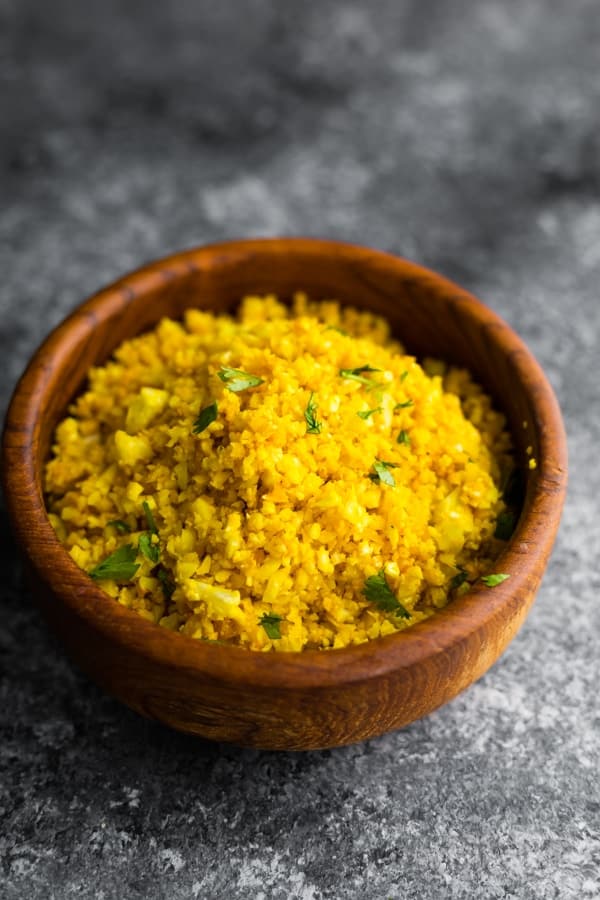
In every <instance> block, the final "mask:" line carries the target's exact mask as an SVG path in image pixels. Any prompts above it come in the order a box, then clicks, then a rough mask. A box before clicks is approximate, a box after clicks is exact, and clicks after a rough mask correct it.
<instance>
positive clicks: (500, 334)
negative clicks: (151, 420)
mask: <svg viewBox="0 0 600 900" xmlns="http://www.w3.org/2000/svg"><path fill="white" fill-rule="evenodd" d="M295 252H296V253H301V254H304V255H307V254H308V255H312V256H314V257H321V256H322V255H324V254H326V255H334V256H335V257H336V258H339V260H340V262H342V263H345V264H348V265H351V266H353V267H355V268H356V267H359V268H360V266H365V265H366V266H367V268H368V267H369V266H375V267H384V268H385V269H387V270H388V271H390V270H392V271H395V272H396V273H397V274H398V275H399V276H400V275H402V276H403V277H404V278H406V276H407V275H408V276H410V277H411V278H412V279H416V280H417V281H418V282H421V283H423V284H425V283H426V284H427V285H429V286H430V287H433V288H434V289H435V291H436V292H437V293H439V294H445V295H447V296H448V297H450V298H453V300H454V301H456V302H457V303H460V305H461V307H462V308H465V309H466V310H467V311H468V313H469V314H470V315H472V316H475V317H476V318H477V320H478V321H479V322H480V323H481V325H482V326H483V327H484V328H486V329H487V330H488V331H489V332H490V333H493V337H494V340H495V341H496V342H498V343H499V344H500V345H501V347H502V349H503V350H504V351H505V352H507V353H510V354H511V356H512V361H513V362H514V367H515V368H516V369H517V370H518V372H519V379H520V381H521V383H522V385H523V386H524V388H525V389H526V391H527V393H528V396H529V398H530V401H531V407H532V410H533V411H534V414H535V415H534V421H533V423H532V425H533V427H534V428H535V430H536V433H537V436H538V441H539V452H538V455H537V463H538V465H537V469H536V470H535V472H534V473H530V476H529V480H530V482H531V487H530V496H529V502H528V504H527V505H526V508H525V509H524V512H523V514H522V515H521V518H520V521H519V523H518V526H517V529H516V531H515V533H514V535H513V537H512V539H511V541H510V542H509V543H508V545H507V546H506V548H505V549H504V550H503V551H502V553H501V555H500V556H499V558H498V560H497V564H498V569H497V570H498V571H502V572H507V573H509V574H510V576H511V577H510V579H508V580H507V581H505V582H503V583H502V584H500V585H498V586H496V587H495V588H494V589H493V590H492V589H489V588H487V587H483V586H479V587H474V588H472V589H471V590H470V591H469V593H468V594H466V595H465V596H463V597H461V598H460V599H458V600H455V601H454V602H453V603H451V604H450V605H448V606H447V607H445V608H444V609H442V610H440V611H439V612H437V613H436V614H435V615H434V616H432V617H431V618H429V619H427V620H425V621H423V622H420V623H417V624H416V625H413V626H411V628H408V629H406V630H405V631H401V632H398V633H396V634H393V635H389V636H386V637H383V638H377V639H374V640H370V641H367V642H365V643H362V644H356V645H351V646H350V647H344V648H341V649H330V650H326V651H323V650H303V651H296V652H280V651H278V652H268V653H266V652H262V651H253V650H249V649H246V648H238V647H223V646H221V645H215V644H210V643H208V642H205V641H199V640H197V639H194V638H191V637H188V636H186V635H181V634H179V633H175V632H171V631H169V630H168V629H165V628H161V627H159V626H157V625H155V624H153V623H150V622H148V621H146V620H144V619H143V618H142V617H140V616H139V615H138V613H136V612H134V611H133V610H129V609H127V608H125V607H123V606H121V605H120V604H118V603H116V602H113V601H111V602H109V603H107V602H106V601H107V595H106V594H105V593H104V592H103V591H102V590H101V589H100V588H99V587H97V585H95V584H94V582H93V581H92V580H91V579H90V578H89V576H88V575H87V574H86V573H85V572H84V571H83V570H82V569H80V568H79V567H78V566H77V565H76V563H75V562H74V561H73V560H72V559H71V557H70V556H69V554H68V553H67V551H66V549H65V548H64V547H63V546H62V544H61V543H60V541H59V540H58V538H57V537H56V535H55V533H54V530H53V528H52V526H51V525H50V522H49V519H48V516H47V513H46V510H45V505H44V501H43V496H42V491H41V479H40V476H41V472H40V471H39V470H38V467H37V465H36V457H37V450H38V446H39V434H40V426H39V421H40V418H39V417H40V415H43V408H44V396H45V391H46V390H48V385H50V384H51V382H52V377H51V373H52V367H53V363H54V360H55V359H56V357H57V355H62V356H65V357H68V353H69V349H70V347H72V346H73V345H74V344H75V343H76V341H77V340H78V339H79V338H80V336H81V334H85V333H89V332H90V330H91V329H93V328H94V325H95V324H96V323H97V322H98V321H99V312H100V311H102V313H103V314H106V313H108V312H110V311H112V310H116V309H118V308H120V307H123V305H124V304H127V303H129V302H131V301H132V300H133V299H135V298H136V297H138V296H139V295H140V294H144V293H147V292H148V291H151V290H153V289H155V288H159V287H161V286H164V284H165V282H166V281H169V280H171V279H173V278H177V277H178V276H180V275H183V274H184V273H189V271H190V268H192V269H202V268H203V267H204V266H208V265H210V262H211V260H215V259H217V258H218V259H219V261H220V263H221V264H224V265H227V264H228V263H229V262H230V261H231V262H234V261H235V260H236V259H240V257H247V256H248V255H249V254H250V255H255V254H256V255H259V256H260V257H261V258H262V259H263V260H264V258H265V257H269V256H270V255H272V254H274V255H280V254H290V253H295ZM299 287H301V286H299ZM341 302H343V300H342V301H341ZM39 468H41V467H39ZM2 469H3V472H2V475H3V485H4V493H5V497H6V501H7V507H8V512H9V516H10V519H11V522H12V525H13V528H14V531H15V533H16V536H17V539H18V542H19V544H20V546H21V548H22V550H23V551H24V553H25V556H26V558H27V559H28V560H29V562H30V563H31V564H32V566H33V570H34V572H35V574H36V575H37V576H38V578H41V580H42V581H43V582H45V583H46V584H47V585H48V587H49V588H50V590H51V592H52V593H53V594H54V595H55V597H56V598H57V599H56V601H55V602H59V601H60V602H62V603H63V604H65V605H66V606H68V607H69V608H70V609H71V610H72V611H73V612H74V613H76V614H77V615H78V616H80V617H82V618H83V619H84V620H85V621H86V622H87V624H88V625H90V626H92V627H93V628H94V629H98V630H100V631H101V632H103V633H104V634H105V636H106V637H108V638H109V639H110V640H112V641H116V642H117V643H119V644H121V645H125V646H126V647H128V648H129V649H131V650H132V651H135V652H136V653H138V654H141V655H142V656H144V657H146V658H147V659H150V660H153V661H154V662H156V663H160V664H163V665H166V666H168V667H172V668H177V669H178V670H185V671H186V672H187V673H188V674H189V675H191V676H192V677H194V676H198V677H199V676H201V677H203V678H204V679H209V680H215V681H218V682H219V683H221V684H223V683H225V684H229V685H230V686H232V687H239V686H242V685H246V686H248V687H253V688H261V689H264V690H269V689H278V690H281V689H282V688H283V689H286V688H287V689H290V690H296V689H297V690H303V689H314V690H318V689H319V688H335V687H340V688H341V687H342V686H347V685H348V684H351V683H353V682H362V681H366V680H369V679H372V678H379V677H385V676H387V675H391V673H393V672H397V671H398V670H400V669H408V668H412V667H414V666H417V665H418V664H419V663H421V662H422V661H424V660H425V659H431V657H432V656H435V655H437V654H440V655H442V654H447V653H448V652H449V651H452V649H453V648H456V647H457V646H458V645H460V644H461V643H462V642H464V641H465V640H467V639H468V638H469V637H470V636H471V635H472V634H473V633H474V632H477V631H479V630H480V629H485V628H486V627H487V626H488V625H491V624H492V623H494V624H496V625H497V624H498V623H499V622H500V620H501V619H502V618H503V617H504V616H505V615H506V613H507V611H508V609H509V608H510V609H511V611H512V613H513V614H517V612H518V607H519V605H520V600H519V597H520V596H521V595H522V594H523V592H527V591H528V590H529V591H530V588H529V586H530V585H531V580H532V567H534V565H535V563H536V561H538V564H539V563H540V561H541V563H542V565H543V563H545V561H546V559H547V558H548V556H549V554H550V551H551V549H552V545H553V543H554V538H555V534H556V531H557V529H558V525H559V521H560V516H561V512H562V507H563V503H564V497H565V492H566V483H567V446H566V436H565V431H564V426H563V422H562V416H561V412H560V408H559V406H558V402H557V400H556V397H555V395H554V392H553V390H552V387H551V386H550V383H549V382H548V380H547V378H546V376H545V374H544V372H543V370H542V369H541V367H540V365H539V363H538V362H537V360H536V359H535V357H534V356H533V354H532V353H531V351H530V350H529V349H528V347H527V346H526V344H525V343H524V342H523V341H522V340H521V338H520V337H519V336H518V335H517V334H516V333H515V332H514V331H513V330H512V328H510V326H509V325H508V324H507V323H506V322H505V321H504V320H503V319H501V317H500V316H499V315H498V314H497V313H495V312H494V311H493V310H491V309H490V308H489V307H487V306H485V305H484V304H483V303H482V302H481V301H479V300H478V299H477V298H476V297H474V296H473V295H472V294H470V293H469V292H467V291H466V290H464V289H463V288H461V287H459V286H458V285H456V284H454V283H453V282H452V281H450V280H449V279H447V278H445V277H444V276H442V275H439V274H437V273H436V272H433V271H432V270H430V269H428V268H426V267H423V266H420V265H417V264H416V263H413V262H411V261H409V260H406V259H404V258H403V257H400V256H395V255H392V254H391V253H387V252H384V251H381V250H374V249H372V248H369V247H365V246H361V245H357V244H352V243H347V242H342V241H332V240H324V239H319V238H311V237H309V238H307V237H284V238H251V239H240V240H231V241H222V242H218V243H213V244H207V245H202V246H199V247H192V248H190V249H187V250H183V251H180V252H176V253H171V254H169V255H168V256H166V257H163V258H160V259H157V260H154V261H152V262H149V263H147V264H145V265H143V266H141V267H140V268H137V269H135V270H133V271H131V272H129V273H127V274H126V275H124V276H122V277H121V278H119V279H117V280H116V281H114V282H112V283H111V284H109V285H108V286H106V287H104V288H102V289H100V290H99V291H97V292H96V293H94V294H93V295H91V296H90V297H88V298H87V299H86V300H84V301H83V302H81V303H80V304H79V305H78V306H76V307H75V309H74V310H73V311H72V312H71V313H70V314H69V315H68V316H67V317H66V318H64V319H63V320H62V321H61V322H60V323H59V324H58V325H57V326H56V327H55V328H54V329H53V330H52V331H51V332H50V334H49V335H48V336H47V337H46V339H45V340H44V341H43V342H42V343H41V345H40V346H39V347H38V349H37V350H36V351H35V352H34V354H33V356H32V357H31V359H30V361H29V363H28V365H27V366H26V368H25V371H24V373H23V375H22V376H21V378H20V379H19V381H18V383H17V385H16V387H15V390H14V393H13V396H12V399H11V402H10V405H9V408H8V412H7V415H6V419H5V424H4V435H3V466H2ZM40 535H41V537H42V540H41V541H40V540H39V536H40ZM56 561H59V563H60V564H59V565H56Z"/></svg>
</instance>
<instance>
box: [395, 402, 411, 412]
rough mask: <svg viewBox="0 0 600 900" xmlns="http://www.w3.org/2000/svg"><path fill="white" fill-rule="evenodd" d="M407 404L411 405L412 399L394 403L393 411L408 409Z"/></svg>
mask: <svg viewBox="0 0 600 900" xmlns="http://www.w3.org/2000/svg"><path fill="white" fill-rule="evenodd" d="M409 406H413V401H412V400H405V401H404V403H396V405H395V407H394V412H396V411H397V410H399V409H408V408H409Z"/></svg>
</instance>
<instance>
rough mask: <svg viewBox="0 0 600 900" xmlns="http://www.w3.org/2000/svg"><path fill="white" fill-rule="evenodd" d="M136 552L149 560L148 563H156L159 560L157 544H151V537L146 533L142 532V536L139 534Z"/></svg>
mask: <svg viewBox="0 0 600 900" xmlns="http://www.w3.org/2000/svg"><path fill="white" fill-rule="evenodd" d="M138 550H139V551H140V553H143V554H144V556H145V557H146V559H149V560H150V562H153V563H157V562H158V560H159V559H160V550H159V548H158V544H153V543H152V535H151V534H148V532H147V531H144V533H143V534H140V537H139V540H138Z"/></svg>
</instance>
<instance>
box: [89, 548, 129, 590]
mask: <svg viewBox="0 0 600 900" xmlns="http://www.w3.org/2000/svg"><path fill="white" fill-rule="evenodd" d="M136 556H137V549H136V548H135V547H134V546H133V544H125V545H124V546H123V547H119V549H118V550H115V552H114V553H111V554H110V556H107V557H106V559H104V560H102V562H100V563H98V565H97V566H94V568H93V569H91V571H90V572H89V573H88V574H89V575H91V577H92V578H94V579H103V578H112V579H113V580H114V581H131V579H132V578H133V576H134V575H135V573H136V572H137V570H138V569H139V564H138V563H136V562H135V558H136Z"/></svg>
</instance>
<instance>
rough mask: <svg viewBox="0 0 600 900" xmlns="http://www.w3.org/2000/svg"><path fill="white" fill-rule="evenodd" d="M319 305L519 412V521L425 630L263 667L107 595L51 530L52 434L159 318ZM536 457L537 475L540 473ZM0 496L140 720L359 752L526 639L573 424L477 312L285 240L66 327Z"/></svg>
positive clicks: (69, 633)
mask: <svg viewBox="0 0 600 900" xmlns="http://www.w3.org/2000/svg"><path fill="white" fill-rule="evenodd" d="M298 289H302V290H305V291H307V292H308V293H309V294H310V295H311V296H313V297H315V298H324V297H328V298H337V299H338V300H339V301H340V302H343V303H346V304H352V305H355V306H357V307H362V308H365V309H370V310H373V311H374V312H376V313H379V314H380V315H382V316H385V317H386V318H387V319H388V320H389V322H390V323H391V326H392V329H393V331H394V333H395V334H396V335H397V336H398V337H399V338H401V340H402V341H403V343H404V344H405V346H406V347H407V349H408V350H409V351H411V352H413V353H415V354H417V355H430V356H434V357H439V358H442V359H445V360H446V361H448V362H451V363H456V364H459V365H462V366H466V367H467V368H468V369H470V370H471V372H472V373H473V374H474V375H475V376H476V378H477V379H478V380H479V381H480V383H482V384H483V385H484V386H485V387H486V388H487V389H488V390H489V392H490V393H491V394H492V395H493V397H494V399H495V401H496V404H497V405H498V406H499V408H501V409H502V410H503V411H504V412H505V413H506V415H507V417H508V421H509V425H510V428H511V431H512V434H513V436H514V441H515V444H516V451H517V457H518V459H519V461H520V464H521V467H522V471H523V473H524V476H525V494H524V502H523V509H522V513H521V516H520V520H519V523H518V526H517V528H516V531H515V533H514V535H513V537H512V539H511V541H510V542H509V543H508V544H507V547H506V550H505V551H504V553H503V554H502V556H501V558H500V559H499V561H498V563H497V566H496V568H495V571H500V572H506V573H508V574H509V575H510V579H509V580H507V581H505V582H504V583H502V584H500V585H499V586H497V587H495V588H493V589H489V588H486V587H483V586H482V587H481V588H479V589H473V590H471V591H470V593H469V594H467V595H466V596H464V597H462V598H461V599H458V600H456V601H455V602H453V603H452V604H451V605H450V606H448V607H447V608H446V609H444V610H443V611H441V612H439V613H437V614H436V615H435V616H433V617H432V618H430V619H429V620H427V621H425V622H422V623H420V624H417V625H415V626H414V627H412V628H410V629H408V630H407V631H403V632H401V633H398V634H395V635H392V636H389V637H386V638H380V639H377V640H374V641H370V642H368V643H364V644H361V645H358V646H354V647H348V648H345V649H342V650H327V651H305V652H303V653H257V652H252V651H249V650H244V649H240V648H233V647H223V646H219V645H214V644H209V643H204V642H200V641H196V640H193V639H191V638H188V637H184V636H182V635H179V634H175V633H172V632H170V631H168V630H166V629H163V628H160V627H158V626H156V625H152V624H150V623H149V622H146V621H145V620H143V619H142V618H141V617H139V616H138V615H137V614H136V613H135V612H132V611H130V610H128V609H126V608H124V607H123V606H120V605H119V604H118V603H115V602H113V601H112V600H110V599H109V598H107V596H106V595H105V594H104V593H103V592H102V591H101V590H100V589H99V588H98V587H96V586H95V584H94V583H93V581H92V580H91V579H90V578H89V576H88V575H86V574H85V572H83V571H81V569H79V568H78V567H77V566H76V564H75V563H74V562H73V561H72V560H71V558H70V556H69V555H68V553H67V552H66V551H65V550H64V549H63V547H62V546H61V544H60V543H59V541H58V540H57V538H56V536H55V534H54V531H53V530H52V527H51V526H50V523H49V521H48V517H47V514H46V509H45V506H44V499H43V496H42V487H41V481H42V479H41V475H42V469H43V465H44V461H45V459H46V458H47V456H48V452H49V447H50V443H51V438H52V433H53V430H54V428H55V425H56V423H57V421H58V420H59V418H60V417H61V416H62V415H63V414H64V413H65V410H66V407H67V404H68V403H69V402H70V400H71V399H72V398H73V396H74V395H75V394H76V393H77V392H78V391H79V390H80V389H81V388H82V385H83V384H84V381H85V377H86V373H87V371H88V369H89V368H90V366H93V365H97V364H98V363H101V362H103V361H104V360H105V359H106V358H107V357H108V356H109V355H110V354H111V352H112V351H113V349H114V348H115V347H116V346H117V344H119V343H120V342H121V341H123V340H124V339H126V338H129V337H131V336H133V335H135V334H137V333H139V332H141V331H143V330H144V329H147V328H149V327H151V326H152V325H154V324H155V323H156V322H157V320H158V319H159V318H160V317H161V316H164V315H169V316H172V317H179V316H181V315H182V313H183V311H184V310H185V309H186V308H188V307H190V306H198V307H201V308H204V309H210V310H212V311H214V312H225V311H226V310H231V309H232V307H234V306H235V305H236V304H237V302H238V301H239V300H240V298H241V297H242V296H243V295H244V294H245V293H248V292H252V293H257V292H274V293H276V294H278V295H279V296H281V297H289V296H290V295H291V294H292V293H293V292H294V291H296V290H298ZM527 447H532V448H533V455H534V456H535V458H536V460H537V462H538V466H537V469H535V470H533V471H532V470H530V469H529V468H528V466H527V452H526V449H527ZM3 452H4V460H3V463H4V465H3V470H4V488H5V493H6V499H7V502H8V509H9V514H10V518H11V520H12V524H13V527H14V530H15V533H16V535H17V538H18V542H19V544H20V546H21V548H22V551H23V553H24V555H25V558H26V561H27V563H28V571H29V574H30V577H31V582H32V585H33V588H34V595H35V597H36V598H37V599H38V601H39V603H40V604H41V606H42V608H43V611H44V613H45V614H46V616H47V618H48V620H49V621H50V623H51V625H52V627H53V628H54V629H55V631H56V633H57V634H58V635H59V637H60V638H61V639H62V641H63V642H64V644H65V645H66V647H67V650H68V652H69V653H70V654H71V656H72V657H73V659H75V660H76V662H77V663H78V664H79V665H80V666H81V668H82V669H83V670H84V671H85V672H87V673H88V674H89V675H90V676H91V677H92V678H93V679H94V680H95V681H97V682H98V683H99V684H100V685H102V686H103V687H104V688H105V689H106V690H108V691H110V693H112V694H114V696H115V697H118V698H119V699H120V700H122V701H123V702H124V703H127V704H128V705H129V706H130V707H132V708H133V709H135V710H137V711H138V712H140V713H142V714H144V715H146V716H149V717H152V718H155V719H158V720H159V721H161V722H163V723H165V724H167V725H171V726H173V727H174V728H177V729H180V730H182V731H187V732H192V733H194V734H198V735H201V736H202V737H204V738H210V739H214V740H222V741H233V742H235V743H238V744H242V745H246V746H251V747H261V748H269V749H286V750H300V749H311V748H324V747H334V746H338V745H342V744H348V743H352V742H354V741H359V740H363V739H365V738H369V737H373V736H374V735H378V734H382V733H383V732H386V731H389V730H390V729H394V728H399V727H401V726H403V725H406V724H407V723H409V722H412V721H413V720H414V719H417V718H419V717H420V716H424V715H426V714H427V713H429V712H430V711H431V710H433V709H435V708H436V707H438V706H440V705H441V704H443V703H446V701H448V700H450V699H451V698H452V697H454V696H455V695H456V694H458V693H459V691H462V690H463V689H464V688H466V687H467V686H468V685H469V684H471V683H472V682H473V681H475V679H477V678H479V677H480V676H481V675H482V674H483V673H484V672H485V671H486V670H487V669H488V668H489V667H490V666H491V665H492V663H493V662H494V661H495V660H496V659H497V658H498V656H499V655H500V654H501V653H502V651H503V650H504V649H505V647H506V646H507V644H508V643H509V641H510V640H511V639H512V638H513V637H514V635H515V634H516V633H517V631H518V630H519V628H520V626H521V625H522V623H523V621H524V619H525V616H526V615H527V612H528V610H529V608H530V606H531V604H532V602H533V598H534V595H535V592H536V590H537V588H538V585H539V583H540V580H541V577H542V574H543V571H544V568H545V565H546V562H547V560H548V557H549V554H550V551H551V548H552V544H553V542H554V538H555V534H556V530H557V528H558V523H559V519H560V514H561V509H562V505H563V500H564V496H565V490H566V480H567V474H566V470H567V454H566V442H565V435H564V430H563V424H562V420H561V415H560V411H559V408H558V405H557V403H556V400H555V397H554V394H553V392H552V389H551V387H550V385H549V384H548V381H547V380H546V378H545V376H544V374H543V372H542V370H541V369H540V367H539V365H538V363H537V362H536V361H535V359H534V358H533V356H532V355H531V353H530V352H529V350H528V349H527V347H526V346H525V345H524V344H523V342H522V341H521V340H520V339H519V338H518V337H517V335H516V334H515V333H514V332H513V331H512V330H511V329H510V328H509V327H508V325H506V324H505V323H504V322H503V321H502V320H501V319H499V318H498V316H497V315H495V314H494V313H493V312H491V311H490V310H489V309H487V308H486V307H485V306H483V305H482V304H481V303H480V302H478V301H477V300H476V299H475V298H474V297H472V296H471V295H469V294H468V293H466V292H465V291H463V290H461V289H460V288H459V287H457V286H456V285H454V284H452V283H451V282H449V281H447V280H446V279H444V278H442V277H440V276H439V275H436V274H434V273H433V272H430V271H428V270H426V269H423V268H420V267H419V266H416V265H414V264H413V263H410V262H407V261H405V260H403V259H398V258H396V257H394V256H390V255H387V254H385V253H380V252H377V251H374V250H370V249H366V248H363V247H357V246H352V245H349V244H341V243H336V242H330V241H319V240H310V239H297V238H282V239H274V240H250V241H233V242H230V243H223V244H217V245H213V246H209V247H202V248H200V249H196V250H189V251H186V252H184V253H178V254H175V255H174V256H171V257H168V258H167V259H164V260H161V261H159V262H156V263H152V264H150V265H148V266H145V267H144V268H142V269H139V270H138V271H137V272H134V273H132V274H130V275H127V276H126V277H125V278H123V279H121V280H120V281H118V282H116V283H115V284H113V285H111V286H110V287H108V288H106V289H104V290H102V291H100V292H99V293H98V294H95V295H94V296H93V297H91V298H90V299H89V300H87V301H86V302H85V303H83V304H82V305H81V306H79V307H78V308H77V309H76V310H75V312H74V313H73V314H72V315H71V316H69V317H68V318H67V319H66V320H65V321H64V322H63V323H62V324H61V325H59V326H58V327H57V328H56V329H55V330H54V331H53V332H52V333H51V334H50V336H49V337H48V338H47V340H46V341H45V342H44V343H43V344H42V346H41V347H40V349H39V350H38V351H37V352H36V354H35V355H34V357H33V359H32V360H31V362H30V364H29V366H28V367H27V369H26V371H25V373H24V375H23V377H22V378H21V380H20V381H19V383H18V385H17V387H16V390H15V393H14V396H13V399H12V403H11V406H10V409H9V412H8V415H7V419H6V423H5V433H4V448H3Z"/></svg>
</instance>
